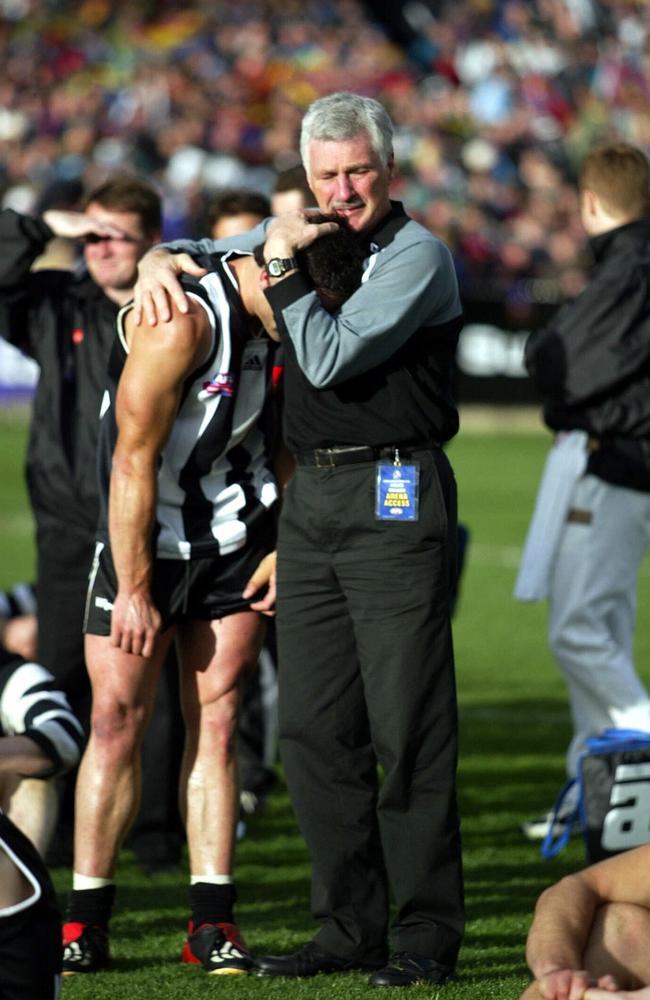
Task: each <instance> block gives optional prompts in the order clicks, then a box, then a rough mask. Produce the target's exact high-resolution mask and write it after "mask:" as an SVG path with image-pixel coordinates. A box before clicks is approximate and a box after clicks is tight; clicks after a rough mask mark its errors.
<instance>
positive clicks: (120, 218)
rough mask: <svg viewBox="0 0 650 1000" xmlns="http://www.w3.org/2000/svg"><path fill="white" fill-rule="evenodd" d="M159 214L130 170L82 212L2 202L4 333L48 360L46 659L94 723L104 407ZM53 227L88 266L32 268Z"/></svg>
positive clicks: (41, 585)
mask: <svg viewBox="0 0 650 1000" xmlns="http://www.w3.org/2000/svg"><path fill="white" fill-rule="evenodd" d="M160 216H161V204H160V198H159V196H158V194H157V192H156V191H155V190H154V189H153V188H152V187H151V186H150V185H149V184H147V183H146V182H144V181H141V180H139V179H137V178H133V177H126V176H125V177H116V178H114V179H112V180H110V181H108V182H106V183H105V184H103V185H102V186H101V187H99V188H97V189H96V190H95V191H93V192H92V193H91V194H90V195H89V197H88V198H87V200H86V209H85V211H84V212H68V211H61V210H54V209H51V210H49V211H46V212H45V213H44V214H43V216H42V217H39V218H33V217H29V216H26V215H20V214H18V213H16V212H14V211H12V210H10V209H6V210H4V211H3V212H0V334H1V335H2V336H3V337H4V338H5V339H6V340H8V341H9V342H10V343H12V344H14V345H15V346H16V347H18V348H20V350H21V351H23V352H24V353H25V354H28V355H29V356H31V357H33V358H34V359H35V360H36V362H37V363H38V365H39V367H40V370H41V371H40V378H39V382H38V388H37V390H36V396H35V399H34V407H33V414H32V422H31V431H30V438H29V445H28V454H27V483H28V489H29V495H30V500H31V505H32V510H33V513H34V518H35V521H36V533H37V554H38V567H37V606H38V619H39V631H38V635H39V639H38V660H39V662H40V663H42V664H43V665H44V666H45V667H46V668H47V669H48V670H50V671H51V673H52V674H53V675H54V676H55V678H56V680H57V683H58V684H59V685H60V686H61V688H62V689H63V690H64V691H65V692H66V694H68V696H69V698H70V702H71V704H72V706H73V708H74V710H75V712H76V713H77V715H78V716H79V717H81V719H82V720H84V722H86V723H87V719H88V712H89V705H90V688H89V683H88V677H87V674H86V669H85V663H84V655H83V634H82V619H83V610H84V604H85V597H86V590H87V586H88V571H89V569H90V564H91V562H92V556H93V550H94V543H95V529H96V526H97V516H98V498H97V482H96V480H97V470H96V454H95V453H96V442H97V426H98V421H99V409H100V403H101V399H102V394H103V391H104V385H105V378H106V363H107V358H108V353H109V350H110V347H111V345H112V342H113V338H114V335H115V319H116V316H117V313H118V310H119V308H120V306H122V305H123V304H124V303H126V302H127V301H128V300H129V299H130V298H131V294H132V287H133V284H134V282H135V277H136V265H137V262H138V260H139V258H140V257H141V256H142V254H143V253H144V252H145V251H146V250H147V249H148V247H149V246H150V245H151V244H152V242H154V241H155V240H156V239H157V238H158V234H159V229H160ZM55 236H59V237H67V238H69V239H76V240H80V241H82V242H83V243H84V250H83V255H84V263H85V267H84V268H83V269H82V270H80V271H79V272H75V273H73V272H68V271H49V270H42V271H39V270H36V271H32V270H31V266H32V264H33V263H34V261H35V260H36V258H37V257H39V255H41V254H42V253H43V251H44V250H45V248H46V246H47V244H48V242H49V241H50V240H51V239H52V238H53V237H55ZM171 783H172V784H173V782H171Z"/></svg>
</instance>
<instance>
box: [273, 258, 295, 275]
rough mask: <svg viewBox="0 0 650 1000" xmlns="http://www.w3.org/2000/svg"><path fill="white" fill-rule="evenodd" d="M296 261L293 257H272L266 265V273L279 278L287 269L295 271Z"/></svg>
mask: <svg viewBox="0 0 650 1000" xmlns="http://www.w3.org/2000/svg"><path fill="white" fill-rule="evenodd" d="M297 267H298V261H297V260H296V258H295V257H272V258H271V260H270V261H268V263H267V265H266V270H267V273H268V274H270V275H271V277H272V278H281V277H282V275H283V274H286V273H287V271H295V270H296V268H297Z"/></svg>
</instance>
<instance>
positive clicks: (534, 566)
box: [514, 431, 588, 601]
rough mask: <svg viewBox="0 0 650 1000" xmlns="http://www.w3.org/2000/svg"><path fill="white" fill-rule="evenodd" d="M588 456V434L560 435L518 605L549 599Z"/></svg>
mask: <svg viewBox="0 0 650 1000" xmlns="http://www.w3.org/2000/svg"><path fill="white" fill-rule="evenodd" d="M587 454H588V452H587V434H586V433H585V431H568V432H567V433H563V434H558V436H557V438H556V440H555V444H554V445H553V447H552V448H551V450H550V452H549V454H548V457H547V459H546V463H545V465H544V471H543V473H542V478H541V481H540V484H539V489H538V490H537V498H536V500H535V509H534V511H533V516H532V518H531V522H530V524H529V526H528V534H527V535H526V542H525V544H524V551H523V555H522V557H521V564H520V566H519V573H518V575H517V582H516V583H515V589H514V596H515V598H516V599H517V600H518V601H543V600H544V599H545V598H546V597H548V588H549V581H550V577H551V567H552V566H553V561H554V559H555V553H556V552H557V546H558V543H559V541H560V535H561V533H562V529H563V528H564V523H565V521H566V518H567V514H568V512H569V507H570V504H571V497H572V496H573V489H574V486H575V484H576V482H577V481H578V479H580V477H581V476H582V475H583V473H584V471H585V469H586V467H587Z"/></svg>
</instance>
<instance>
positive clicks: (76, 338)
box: [72, 326, 84, 344]
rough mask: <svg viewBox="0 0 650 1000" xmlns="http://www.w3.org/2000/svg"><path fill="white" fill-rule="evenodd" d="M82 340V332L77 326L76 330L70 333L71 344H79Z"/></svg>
mask: <svg viewBox="0 0 650 1000" xmlns="http://www.w3.org/2000/svg"><path fill="white" fill-rule="evenodd" d="M83 339H84V332H83V330H82V329H81V327H79V326H78V327H77V329H76V330H73V331H72V343H73V344H80V343H81V341H82V340H83Z"/></svg>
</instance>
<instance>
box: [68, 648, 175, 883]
mask: <svg viewBox="0 0 650 1000" xmlns="http://www.w3.org/2000/svg"><path fill="white" fill-rule="evenodd" d="M172 637H173V636H172V632H171V630H169V631H168V632H166V633H164V634H163V635H162V636H161V637H160V639H159V640H158V642H157V643H156V650H155V652H154V654H153V656H152V657H151V658H150V659H149V660H145V659H143V657H141V656H135V655H133V654H132V653H124V652H123V651H122V650H121V649H119V648H116V647H114V646H112V645H111V641H110V638H109V637H108V636H97V635H88V636H86V661H87V663H88V673H89V675H90V681H91V685H92V692H93V707H92V717H91V733H90V739H89V741H88V746H87V748H86V752H85V753H84V756H83V759H82V761H81V765H80V767H79V776H78V778H77V789H76V799H75V852H74V870H75V873H78V874H81V875H87V876H94V877H99V878H112V876H113V874H114V871H115V864H116V860H117V855H118V852H119V849H120V846H121V844H122V841H123V840H124V837H125V836H126V834H127V832H128V830H129V827H130V825H131V823H132V821H133V818H134V816H135V813H136V811H137V809H138V805H139V800H140V745H141V743H142V737H143V735H144V731H145V729H146V726H147V723H148V721H149V718H150V716H151V712H152V710H153V704H154V696H155V690H156V684H157V682H158V676H159V673H160V668H161V664H162V662H163V660H164V657H165V655H166V653H167V650H168V648H169V644H170V642H171V639H172Z"/></svg>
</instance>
